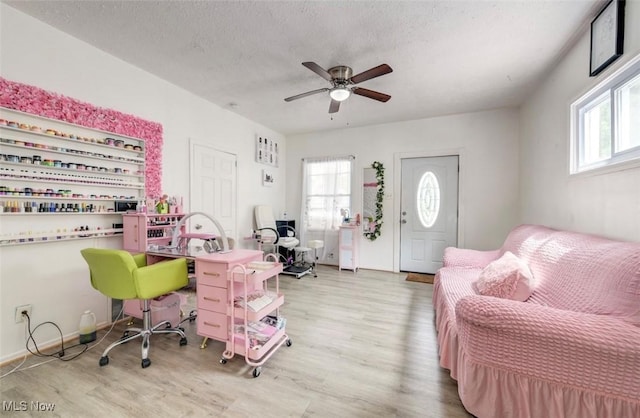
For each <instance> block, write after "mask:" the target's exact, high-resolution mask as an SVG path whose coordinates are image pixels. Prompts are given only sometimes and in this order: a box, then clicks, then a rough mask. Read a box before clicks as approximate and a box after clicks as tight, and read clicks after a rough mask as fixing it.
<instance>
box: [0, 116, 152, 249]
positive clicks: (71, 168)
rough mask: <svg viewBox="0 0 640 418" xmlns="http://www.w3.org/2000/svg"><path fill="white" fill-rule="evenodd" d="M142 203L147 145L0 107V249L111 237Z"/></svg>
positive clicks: (136, 140)
mask: <svg viewBox="0 0 640 418" xmlns="http://www.w3.org/2000/svg"><path fill="white" fill-rule="evenodd" d="M144 199H145V152H144V141H143V140H140V139H136V138H132V137H127V136H122V135H117V134H113V133H110V132H105V131H100V130H96V129H91V128H87V127H84V126H80V125H73V124H69V123H66V122H61V121H57V120H54V119H48V118H43V117H39V116H34V115H31V114H27V113H23V112H18V111H13V110H10V109H5V108H0V216H2V219H3V220H2V234H0V246H6V245H18V244H31V243H47V242H58V241H68V240H73V239H86V238H103V237H104V238H108V237H113V236H114V235H119V234H121V232H122V228H121V225H122V213H123V212H116V211H115V203H116V202H123V201H125V202H139V201H143V200H144Z"/></svg>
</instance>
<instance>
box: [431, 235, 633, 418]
mask: <svg viewBox="0 0 640 418" xmlns="http://www.w3.org/2000/svg"><path fill="white" fill-rule="evenodd" d="M506 251H510V252H512V253H513V254H514V255H516V256H517V257H518V258H519V259H521V260H522V261H524V262H525V263H527V265H528V266H529V268H530V270H531V272H532V274H533V277H534V292H533V294H532V295H531V297H530V298H529V299H528V300H526V302H517V301H514V300H510V299H502V298H497V297H491V296H481V295H479V294H477V293H476V290H474V287H473V286H472V283H473V282H474V281H475V280H476V279H477V278H478V276H479V275H480V273H481V272H482V270H483V269H484V268H485V267H486V266H487V265H488V264H489V263H491V262H492V261H494V260H496V259H498V258H499V257H501V255H502V254H504V253H505V252H506ZM433 303H434V308H435V314H436V328H437V331H438V346H439V347H438V349H439V354H440V365H441V366H442V367H444V368H446V369H448V370H450V374H451V377H452V378H454V379H456V380H457V381H458V393H459V395H460V399H461V400H462V403H463V404H464V406H465V408H466V409H467V410H468V411H469V412H470V413H472V414H474V415H475V416H477V417H479V418H494V417H496V418H497V417H518V418H526V417H532V418H533V417H535V418H538V417H544V418H547V417H549V418H560V417H576V418H587V417H593V418H605V417H608V418H622V417H625V418H626V417H629V418H631V417H640V243H632V242H620V241H612V240H607V239H604V238H600V237H595V236H591V235H585V234H579V233H573V232H566V231H558V230H554V229H550V228H546V227H542V226H536V225H521V226H519V227H516V228H515V229H513V230H512V231H511V232H510V233H509V235H508V237H507V239H506V240H505V242H504V244H503V246H502V248H500V249H498V250H495V251H475V250H465V249H458V248H447V249H446V250H445V255H444V266H443V267H442V268H441V269H440V270H439V271H438V273H437V274H436V277H435V281H434V291H433Z"/></svg>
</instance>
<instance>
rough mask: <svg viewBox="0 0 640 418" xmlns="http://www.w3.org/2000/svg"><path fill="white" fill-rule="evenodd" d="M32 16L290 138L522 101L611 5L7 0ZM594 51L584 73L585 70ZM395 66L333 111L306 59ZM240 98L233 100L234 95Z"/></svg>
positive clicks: (579, 1)
mask: <svg viewBox="0 0 640 418" xmlns="http://www.w3.org/2000/svg"><path fill="white" fill-rule="evenodd" d="M3 1H4V2H5V3H6V4H8V5H10V6H11V7H13V8H15V9H18V10H21V11H22V12H24V13H26V14H29V15H31V16H33V17H35V18H36V19H39V20H41V21H43V22H46V23H47V24H49V25H51V26H54V27H56V28H58V29H60V30H62V31H64V32H67V33H69V34H70V35H72V36H74V37H76V38H78V39H81V40H83V41H85V42H87V43H89V44H92V45H94V46H96V47H97V48H99V49H102V50H104V51H106V52H107V53H109V54H111V55H113V56H116V57H119V58H120V59H122V60H124V61H126V62H129V63H131V64H132V65H135V66H137V67H139V68H142V69H144V70H146V71H148V72H150V73H153V74H155V75H157V76H159V77H161V78H163V79H165V80H168V81H169V82H171V83H173V84H175V85H178V86H180V87H182V88H184V89H186V90H189V91H191V92H193V93H195V94H197V95H198V96H201V97H203V98H205V99H207V100H209V101H211V102H213V103H215V104H217V105H219V106H221V107H224V108H227V109H229V110H231V111H232V112H235V113H238V114H240V115H243V116H245V117H247V118H249V119H251V120H253V121H256V122H259V123H261V124H263V125H265V126H267V127H269V128H271V129H274V130H275V131H277V132H280V133H283V134H285V135H289V134H295V133H302V132H311V131H320V130H326V129H336V128H343V127H347V126H352V127H354V126H363V125H371V124H377V123H389V122H395V121H402V120H411V119H421V118H425V117H432V116H438V115H446V114H454V113H462V112H472V111H477V110H483V109H490V108H497V107H503V106H513V105H518V104H520V103H521V102H522V101H523V99H524V98H525V97H526V95H527V94H528V93H530V92H531V90H532V88H534V86H535V83H536V82H537V81H538V80H539V79H540V77H541V76H542V75H543V74H544V73H545V71H546V70H548V69H549V68H550V67H551V66H553V65H554V63H555V62H556V61H557V60H558V58H559V57H560V55H561V54H562V53H563V51H564V49H565V47H566V45H567V44H568V43H569V42H571V41H572V38H573V37H574V36H575V34H576V32H577V31H578V30H579V29H580V28H581V27H583V25H585V24H586V23H587V22H589V21H590V20H591V18H592V17H593V16H594V15H595V13H596V12H597V9H598V8H599V7H601V5H602V2H601V0H570V1H559V0H552V1H538V0H511V1H482V0H479V1H478V0H476V1H463V0H459V1H411V2H404V1H338V2H335V1H313V2H307V1H259V2H254V1H28V2H25V1H6V0H3ZM588 59H589V57H585V71H587V68H588ZM303 61H314V62H316V63H317V64H319V65H320V66H321V67H323V68H325V69H328V68H329V67H332V66H335V65H348V66H350V67H351V68H353V71H354V73H356V74H357V73H360V72H362V71H365V70H367V69H369V68H371V67H374V66H377V65H379V64H382V63H386V64H388V65H390V66H391V67H392V68H393V72H392V73H390V74H387V75H384V76H381V77H379V78H375V79H372V80H368V81H365V82H363V83H361V84H359V86H360V87H365V88H368V89H371V90H377V91H380V92H383V93H386V94H389V95H391V96H392V98H391V100H390V101H388V102H387V103H381V102H377V101H375V100H371V99H367V98H365V97H361V96H352V97H351V98H349V99H348V100H347V101H346V102H343V104H342V106H341V108H340V112H339V113H337V114H334V115H333V116H332V115H330V114H328V108H329V102H330V99H329V97H328V94H326V93H322V94H316V95H313V96H309V97H305V98H302V99H299V100H295V101H292V102H289V103H286V102H284V100H283V99H284V98H285V97H288V96H293V95H296V94H299V93H303V92H307V91H310V90H315V89H319V88H323V87H328V86H329V83H328V82H327V81H325V80H324V79H323V78H321V77H320V76H318V75H317V74H315V73H313V72H311V71H310V70H308V69H307V68H305V67H303V66H302V65H301V63H302V62H303ZM232 103H233V104H235V105H231V104H232Z"/></svg>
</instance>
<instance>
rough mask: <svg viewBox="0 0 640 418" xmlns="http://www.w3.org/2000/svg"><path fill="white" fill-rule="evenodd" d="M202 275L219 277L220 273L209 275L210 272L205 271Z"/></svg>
mask: <svg viewBox="0 0 640 418" xmlns="http://www.w3.org/2000/svg"><path fill="white" fill-rule="evenodd" d="M202 274H204V275H205V276H213V277H220V273H211V272H208V271H205V272H204V273H202Z"/></svg>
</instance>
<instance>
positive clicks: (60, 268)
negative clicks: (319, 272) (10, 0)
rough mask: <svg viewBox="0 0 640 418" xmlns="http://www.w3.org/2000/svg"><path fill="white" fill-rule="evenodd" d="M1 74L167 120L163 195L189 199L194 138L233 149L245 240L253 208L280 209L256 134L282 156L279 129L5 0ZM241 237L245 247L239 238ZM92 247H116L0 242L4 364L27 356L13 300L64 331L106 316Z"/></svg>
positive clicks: (0, 10) (0, 352) (0, 23)
mask: <svg viewBox="0 0 640 418" xmlns="http://www.w3.org/2000/svg"><path fill="white" fill-rule="evenodd" d="M0 71H1V72H0V75H2V77H4V78H6V79H8V80H11V81H17V82H21V83H26V84H30V85H34V86H37V87H40V88H43V89H45V90H49V91H52V92H56V93H60V94H63V95H65V96H69V97H72V98H75V99H78V100H81V101H85V102H88V103H91V104H93V105H96V106H101V107H105V108H112V109H115V110H119V111H121V112H125V113H129V114H133V115H136V116H139V117H142V118H145V119H148V120H151V121H154V122H158V123H161V124H162V125H163V128H164V148H163V175H162V181H163V191H164V192H166V193H167V194H169V195H182V196H184V197H185V202H188V201H189V195H188V194H189V140H190V139H195V140H197V141H200V142H207V143H209V144H211V146H213V147H217V148H219V149H221V150H224V151H228V152H232V153H235V154H237V156H238V206H237V207H238V222H237V230H238V231H239V234H240V235H239V238H241V237H243V236H244V235H246V234H245V233H246V231H248V230H249V228H251V227H252V225H253V206H254V205H256V204H269V205H272V206H273V207H274V210H275V211H276V213H279V212H280V211H282V210H283V209H284V202H283V200H282V197H283V196H284V194H285V185H284V184H283V183H282V182H281V183H278V184H276V185H275V186H274V187H270V188H265V187H262V183H261V172H262V168H264V166H262V165H260V164H257V163H255V162H254V152H255V151H254V146H255V142H254V138H255V136H256V135H257V134H259V135H263V136H265V135H266V136H271V137H272V138H274V139H276V140H279V142H280V145H281V146H282V152H286V143H285V140H284V138H283V137H282V136H281V135H279V134H278V133H276V132H273V131H271V130H269V129H267V128H265V127H264V126H261V125H258V124H256V123H253V122H252V121H249V120H247V119H244V118H241V117H239V116H237V115H235V114H234V113H231V112H229V111H227V110H224V109H221V108H220V107H217V106H215V105H212V104H211V103H209V102H206V101H205V100H203V99H201V98H199V97H197V96H195V95H193V94H191V93H188V92H186V91H184V90H182V89H180V88H178V87H176V86H174V85H172V84H170V83H167V82H166V81H163V80H161V79H159V78H157V77H155V76H153V75H151V74H149V73H147V72H145V71H142V70H140V69H138V68H135V67H133V66H131V65H129V64H127V63H126V62H124V61H122V60H119V59H117V58H114V57H112V56H110V55H108V54H105V53H104V52H102V51H101V50H98V49H96V48H94V47H92V46H90V45H88V44H86V43H84V42H81V41H79V40H77V39H75V38H72V37H70V36H68V35H66V34H64V33H63V32H60V31H58V30H56V29H54V28H52V27H50V26H48V25H45V24H43V23H41V22H39V21H37V20H35V19H33V18H31V17H29V16H27V15H25V14H23V13H21V12H18V11H16V10H15V9H12V8H10V7H8V6H7V5H5V4H0ZM285 166H286V162H285V161H282V162H281V164H280V167H279V168H277V169H275V168H274V169H273V171H274V175H275V176H276V178H284V173H285ZM188 209H189V208H188V206H187V207H186V210H188ZM236 238H238V237H236ZM236 242H237V243H238V244H240V246H242V245H244V244H245V243H244V242H243V241H242V240H241V239H239V240H238V239H236ZM91 245H96V246H99V245H105V246H113V245H116V246H117V245H118V243H117V242H116V243H108V242H105V241H104V240H101V241H98V240H96V241H95V242H92V241H76V242H71V243H51V244H38V245H23V246H19V247H3V248H0V264H1V267H0V273H1V277H0V290H1V292H0V293H1V296H0V301H1V308H0V315H1V320H0V327H1V329H2V331H1V336H0V341H1V342H0V361H3V360H7V359H10V358H14V357H16V356H17V355H20V354H21V353H23V352H24V342H25V336H24V331H23V327H22V326H21V325H18V324H15V323H14V320H13V310H14V308H15V306H17V305H21V304H33V305H34V307H33V320H34V322H35V323H36V324H37V323H40V322H43V321H54V322H56V323H57V324H58V325H60V326H61V328H62V331H63V333H64V334H65V335H71V334H72V333H74V332H76V330H77V326H78V321H79V319H80V315H81V313H82V312H83V311H84V310H85V309H91V310H93V311H94V312H96V314H97V316H98V322H99V323H104V322H105V321H106V320H107V318H108V312H107V307H108V305H107V300H106V298H104V297H103V296H102V295H100V294H99V293H97V292H96V291H94V290H93V289H92V288H91V287H90V285H89V278H88V270H87V268H86V266H85V264H84V261H83V260H82V258H81V257H80V255H79V250H80V249H81V248H83V247H86V246H91ZM39 332H40V331H39ZM55 337H56V336H55V333H53V332H52V331H51V332H49V331H44V332H43V333H42V334H40V335H39V336H38V341H39V342H47V341H53V340H54V338H55Z"/></svg>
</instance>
